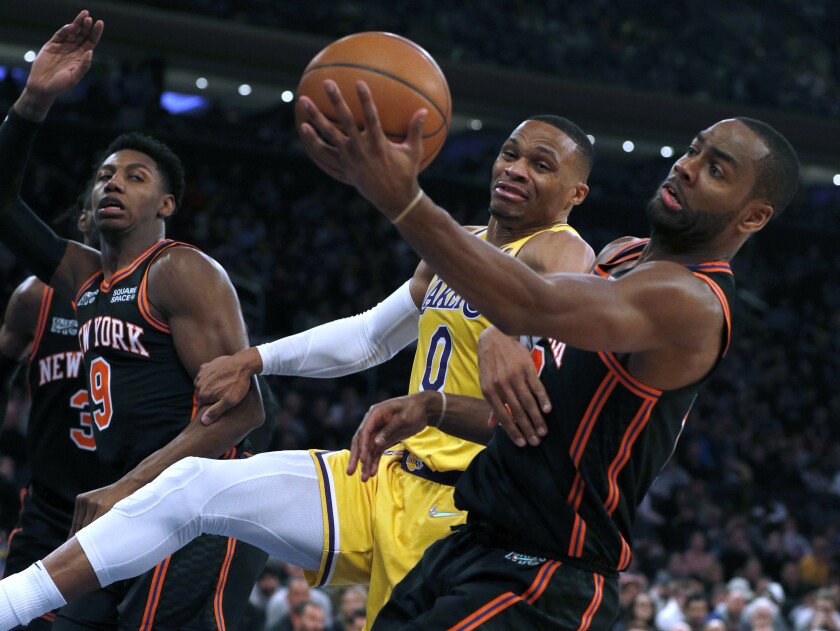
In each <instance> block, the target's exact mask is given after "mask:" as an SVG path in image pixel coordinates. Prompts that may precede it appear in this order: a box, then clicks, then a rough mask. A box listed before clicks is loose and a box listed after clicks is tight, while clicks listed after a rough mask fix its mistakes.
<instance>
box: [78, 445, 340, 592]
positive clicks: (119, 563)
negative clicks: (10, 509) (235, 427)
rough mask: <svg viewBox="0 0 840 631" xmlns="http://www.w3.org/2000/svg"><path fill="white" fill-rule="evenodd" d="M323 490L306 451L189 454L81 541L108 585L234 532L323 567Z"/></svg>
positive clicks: (284, 556) (307, 565) (294, 560)
mask: <svg viewBox="0 0 840 631" xmlns="http://www.w3.org/2000/svg"><path fill="white" fill-rule="evenodd" d="M319 488H320V487H319V483H318V473H317V471H316V469H315V464H314V462H313V461H312V456H311V455H309V453H308V452H306V451H274V452H268V453H263V454H257V455H256V456H252V457H251V458H244V459H242V460H208V459H205V458H194V457H190V458H184V459H183V460H180V461H179V462H176V463H175V464H174V465H172V466H170V467H169V468H168V469H166V470H165V471H164V472H163V473H161V474H160V475H159V476H158V477H157V478H155V480H153V481H152V482H150V483H149V484H147V485H146V486H144V487H142V488H141V489H139V490H138V491H135V492H134V493H132V494H131V495H129V496H128V497H127V498H125V499H124V500H122V501H120V502H117V504H116V505H115V506H114V508H112V509H111V510H110V511H108V512H107V513H106V514H105V515H103V516H102V517H100V518H99V519H97V520H96V521H94V522H92V523H91V524H89V525H88V526H86V527H84V528H82V529H81V530H80V531H79V532H77V533H76V539H77V540H78V541H79V545H81V547H82V550H84V552H85V556H87V558H88V561H90V564H91V566H92V567H93V571H94V572H95V573H96V577H97V578H98V579H99V582H100V584H101V585H102V586H105V585H110V584H111V583H113V582H114V581H119V580H123V579H126V578H132V577H134V576H139V575H140V574H142V573H143V572H145V571H146V570H148V569H150V568H152V567H154V566H155V565H157V564H158V563H160V562H161V561H162V560H163V559H165V558H166V557H167V556H169V555H170V554H173V553H174V552H175V551H177V550H179V549H180V548H182V547H183V546H185V545H186V544H188V543H189V542H190V541H192V540H193V539H195V538H196V537H198V536H199V535H202V534H211V535H222V536H227V537H234V538H236V539H240V540H242V541H244V542H246V543H250V544H251V545H254V546H256V547H258V548H261V549H262V550H265V551H266V552H268V553H269V554H270V555H271V556H273V557H277V558H279V559H281V560H283V561H285V562H287V563H290V564H292V565H296V566H298V567H302V568H304V569H309V570H317V569H318V566H319V565H320V562H321V556H322V554H323V550H324V518H323V512H322V508H321V492H320V490H319ZM114 533H119V536H114Z"/></svg>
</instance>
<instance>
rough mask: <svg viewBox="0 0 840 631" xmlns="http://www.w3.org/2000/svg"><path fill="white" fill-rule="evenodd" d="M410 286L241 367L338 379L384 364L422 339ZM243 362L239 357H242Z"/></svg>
mask: <svg viewBox="0 0 840 631" xmlns="http://www.w3.org/2000/svg"><path fill="white" fill-rule="evenodd" d="M409 286H410V282H406V283H404V284H403V285H402V286H401V287H400V288H399V289H397V290H396V291H395V292H394V293H392V294H391V295H390V296H388V297H387V298H385V300H383V301H382V302H380V303H379V304H377V305H376V306H375V307H373V308H372V309H369V310H368V311H365V312H364V313H360V314H358V315H355V316H351V317H349V318H342V319H340V320H334V321H332V322H327V323H326V324H322V325H320V326H316V327H314V328H312V329H309V330H308V331H304V332H302V333H298V334H296V335H290V336H288V337H285V338H282V339H279V340H275V341H273V342H269V343H267V344H262V345H260V346H258V347H257V350H258V351H259V355H260V358H261V360H260V362H259V366H258V362H257V360H256V358H254V357H253V355H251V353H250V351H249V352H248V354H247V356H243V357H242V358H241V361H239V362H238V363H239V364H240V365H241V366H243V367H246V368H248V369H250V370H254V369H256V371H254V372H251V373H250V374H252V375H253V374H258V372H261V373H262V374H264V375H294V376H299V377H318V378H332V377H343V376H345V375H351V374H354V373H356V372H359V371H361V370H365V369H367V368H370V367H371V366H376V365H379V364H382V363H384V362H385V361H387V360H388V359H390V358H391V357H393V356H394V355H396V354H397V352H399V351H400V350H402V349H403V348H405V347H406V346H407V345H408V344H410V343H411V342H413V341H414V340H416V339H417V321H418V319H419V317H420V311H419V310H418V309H417V305H415V304H414V301H413V299H412V297H411V291H410V288H409ZM237 359H238V360H239V358H237Z"/></svg>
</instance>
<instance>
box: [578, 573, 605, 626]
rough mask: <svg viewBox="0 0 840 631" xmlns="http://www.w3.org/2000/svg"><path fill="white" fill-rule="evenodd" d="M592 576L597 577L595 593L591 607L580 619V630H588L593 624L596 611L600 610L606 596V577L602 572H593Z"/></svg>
mask: <svg viewBox="0 0 840 631" xmlns="http://www.w3.org/2000/svg"><path fill="white" fill-rule="evenodd" d="M592 576H594V577H595V594H594V595H593V596H592V602H590V603H589V607H587V608H586V611H585V612H584V613H583V619H582V620H581V621H580V626H579V627H578V631H586V630H587V629H588V628H589V627H590V626H591V625H592V620H593V618H595V612H597V611H598V607H600V606H601V600H602V599H603V597H604V577H603V576H601V575H600V574H593V575H592Z"/></svg>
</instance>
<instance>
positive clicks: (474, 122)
mask: <svg viewBox="0 0 840 631" xmlns="http://www.w3.org/2000/svg"><path fill="white" fill-rule="evenodd" d="M482 127H484V123H482V122H481V121H480V120H479V119H477V118H474V119H472V120H471V121H470V129H472V130H473V131H478V130H479V129H481V128H482Z"/></svg>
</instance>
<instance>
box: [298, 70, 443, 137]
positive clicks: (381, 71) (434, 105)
mask: <svg viewBox="0 0 840 631" xmlns="http://www.w3.org/2000/svg"><path fill="white" fill-rule="evenodd" d="M321 68H356V69H357V70H367V71H368V72H372V73H374V74H379V75H382V76H383V77H387V78H389V79H393V80H394V81H397V82H398V83H402V84H403V85H404V86H406V87H408V88H411V89H412V90H414V91H415V92H417V94H419V95H420V96H422V97H423V98H424V99H426V101H428V102H429V103H431V104H432V107H433V108H434V109H435V110H436V111H437V113H438V114H440V118H441V120H442V121H443V125H442V127H446V129H447V130H448V129H449V125H448V121H447V120H446V115H445V114H444V113H443V111H442V110H441V109H440V107H438V104H437V103H435V101H434V99H432V98H431V97H430V96H429V95H428V94H426V93H425V92H423V90H420V89H418V88H417V87H416V86H414V85H413V84H411V83H409V82H408V81H406V80H405V79H401V78H400V77H398V76H396V75H394V74H391V73H390V72H385V71H384V70H380V69H379V68H373V67H371V66H364V65H362V64H351V63H346V62H339V63H328V64H318V65H317V66H312V67H311V68H307V69H306V72H304V73H303V76H304V77H305V76H306V75H308V74H309V73H310V72H312V71H313V70H320V69H321ZM301 78H303V77H301ZM447 92H449V90H447ZM439 130H440V127H438V128H437V129H436V130H435V133H437V132H438V131H439ZM432 135H434V134H432Z"/></svg>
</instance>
